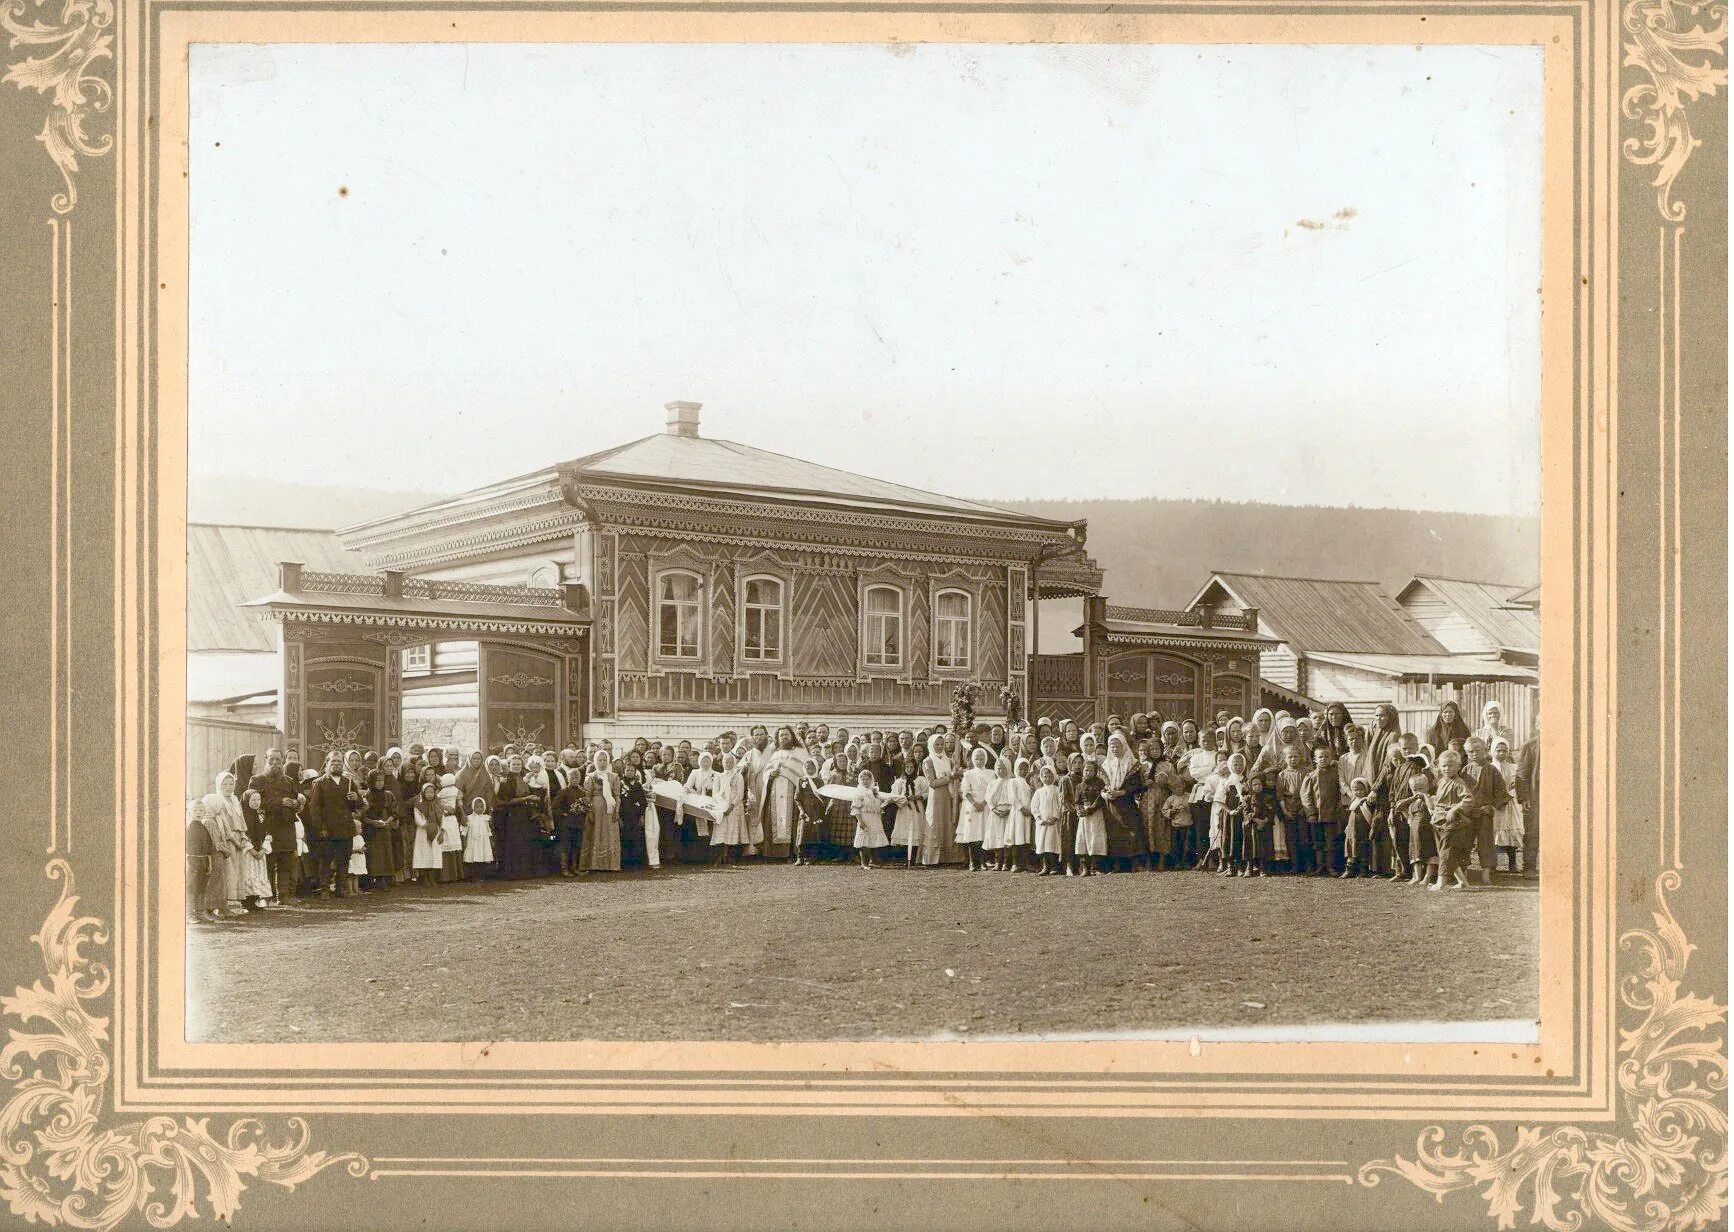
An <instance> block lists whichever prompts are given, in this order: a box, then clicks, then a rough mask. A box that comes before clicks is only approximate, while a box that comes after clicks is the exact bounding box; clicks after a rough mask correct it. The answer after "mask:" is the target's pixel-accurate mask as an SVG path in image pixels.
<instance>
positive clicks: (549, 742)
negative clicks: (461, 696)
mask: <svg viewBox="0 0 1734 1232" xmlns="http://www.w3.org/2000/svg"><path fill="white" fill-rule="evenodd" d="M477 649H478V651H479V659H478V667H479V671H478V672H477V675H476V685H477V691H478V693H479V699H478V700H479V708H480V710H481V720H482V722H481V744H482V745H483V746H484V747H487V748H494V747H496V746H499V745H503V744H516V745H525V744H534V745H538V746H540V747H541V748H545V749H546V748H559V747H560V746H561V745H562V744H564V743H565V741H566V738H567V734H566V732H565V730H564V728H563V726H562V724H561V707H562V705H563V702H564V699H565V690H564V689H562V688H561V683H560V673H561V664H562V660H561V657H560V656H559V655H557V654H553V653H546V652H543V651H539V650H531V649H529V648H527V647H523V646H505V645H496V644H492V643H488V642H482V643H480V644H479V646H478V647H477Z"/></svg>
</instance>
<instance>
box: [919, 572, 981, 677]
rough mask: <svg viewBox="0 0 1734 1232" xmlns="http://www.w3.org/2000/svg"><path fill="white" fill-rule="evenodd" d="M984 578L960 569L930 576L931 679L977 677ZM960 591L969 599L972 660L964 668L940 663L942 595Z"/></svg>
mask: <svg viewBox="0 0 1734 1232" xmlns="http://www.w3.org/2000/svg"><path fill="white" fill-rule="evenodd" d="M982 584H983V579H981V578H979V577H977V576H975V575H974V574H971V573H965V572H964V571H963V570H961V569H951V570H948V571H947V572H945V573H935V574H932V575H930V576H929V577H928V579H927V676H928V679H930V680H951V681H964V680H971V679H974V673H975V672H976V670H977V669H978V668H979V667H980V665H981V618H982V617H981V614H982V611H983V610H984V605H983V603H982ZM946 591H957V592H959V593H961V594H963V595H965V596H967V597H968V599H969V662H968V663H967V664H965V665H964V666H963V667H941V666H939V596H940V595H942V594H944V593H945V592H946Z"/></svg>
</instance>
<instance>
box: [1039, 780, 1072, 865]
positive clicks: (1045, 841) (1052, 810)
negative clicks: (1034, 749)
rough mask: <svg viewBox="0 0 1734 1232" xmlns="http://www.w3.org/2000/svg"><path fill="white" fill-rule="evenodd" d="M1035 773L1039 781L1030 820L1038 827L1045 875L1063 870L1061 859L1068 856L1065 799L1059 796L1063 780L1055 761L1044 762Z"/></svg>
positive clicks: (1040, 852)
mask: <svg viewBox="0 0 1734 1232" xmlns="http://www.w3.org/2000/svg"><path fill="white" fill-rule="evenodd" d="M1036 777H1037V780H1038V782H1039V784H1040V785H1039V786H1038V787H1037V788H1036V790H1035V794H1034V795H1032V796H1031V797H1030V821H1031V824H1032V826H1033V828H1034V830H1035V840H1036V841H1035V848H1036V858H1037V859H1038V860H1039V861H1040V862H1041V866H1042V873H1041V875H1042V876H1044V877H1046V876H1049V875H1050V874H1055V873H1058V872H1059V871H1060V868H1059V864H1060V861H1061V860H1063V859H1064V858H1065V856H1066V852H1065V851H1064V850H1063V846H1064V836H1065V829H1064V827H1062V826H1061V825H1060V820H1061V818H1062V817H1063V816H1064V814H1065V801H1064V800H1062V799H1061V797H1060V786H1059V784H1060V780H1059V776H1058V775H1056V774H1055V773H1054V768H1053V766H1052V765H1047V766H1043V767H1042V768H1041V770H1040V771H1038V772H1037V775H1036Z"/></svg>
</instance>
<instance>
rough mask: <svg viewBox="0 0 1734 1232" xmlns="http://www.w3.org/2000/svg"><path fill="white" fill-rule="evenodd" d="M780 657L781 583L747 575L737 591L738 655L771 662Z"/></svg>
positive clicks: (781, 631) (781, 648) (772, 579)
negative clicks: (739, 644)
mask: <svg viewBox="0 0 1734 1232" xmlns="http://www.w3.org/2000/svg"><path fill="white" fill-rule="evenodd" d="M782 657H783V584H782V583H781V582H779V581H778V580H777V579H776V578H769V577H755V578H748V579H747V582H746V586H745V587H744V588H743V591H742V594H741V658H743V659H745V660H746V661H747V662H749V663H775V662H777V661H778V660H780V659H781V658H782Z"/></svg>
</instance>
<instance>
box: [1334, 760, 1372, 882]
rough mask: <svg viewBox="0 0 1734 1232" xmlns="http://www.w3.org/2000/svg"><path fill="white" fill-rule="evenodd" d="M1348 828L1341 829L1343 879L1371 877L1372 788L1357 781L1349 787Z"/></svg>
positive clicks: (1359, 780)
mask: <svg viewBox="0 0 1734 1232" xmlns="http://www.w3.org/2000/svg"><path fill="white" fill-rule="evenodd" d="M1347 817H1348V824H1347V825H1346V826H1345V827H1344V828H1343V871H1342V876H1344V877H1360V876H1363V875H1366V876H1373V875H1376V874H1377V872H1378V868H1377V866H1376V865H1375V864H1374V862H1373V859H1372V856H1373V831H1374V827H1375V825H1376V824H1377V822H1378V819H1379V814H1378V806H1377V805H1376V804H1375V803H1374V802H1373V785H1372V784H1371V783H1369V782H1367V780H1366V779H1362V778H1357V779H1353V780H1351V781H1350V783H1349V805H1348V812H1347Z"/></svg>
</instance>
